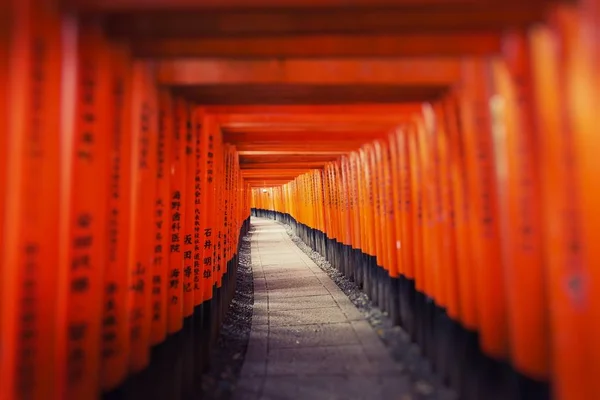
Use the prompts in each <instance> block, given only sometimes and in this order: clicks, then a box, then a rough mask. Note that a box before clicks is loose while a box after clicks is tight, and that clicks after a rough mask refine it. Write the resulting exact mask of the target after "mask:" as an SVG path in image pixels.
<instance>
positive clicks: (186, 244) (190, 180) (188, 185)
mask: <svg viewBox="0 0 600 400" xmlns="http://www.w3.org/2000/svg"><path fill="white" fill-rule="evenodd" d="M191 111H192V109H191V106H190V105H187V104H186V106H185V107H184V108H183V109H182V110H181V113H182V116H181V117H182V118H183V121H182V123H183V129H184V138H183V140H184V144H185V145H184V146H185V150H184V154H185V155H184V161H183V162H184V168H185V180H184V182H185V188H184V189H183V191H182V200H183V207H184V208H185V212H184V216H185V224H184V226H183V316H184V317H186V318H187V317H189V316H191V315H192V314H193V313H194V305H195V304H194V218H195V213H196V198H195V195H194V181H195V178H196V158H195V154H194V153H195V152H194V148H195V146H196V138H195V136H196V134H197V133H198V130H197V129H196V127H195V121H194V119H193V117H194V116H195V113H192V112H191Z"/></svg>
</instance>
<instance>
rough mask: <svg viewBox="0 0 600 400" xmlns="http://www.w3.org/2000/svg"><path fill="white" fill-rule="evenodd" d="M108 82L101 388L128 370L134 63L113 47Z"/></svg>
mask: <svg viewBox="0 0 600 400" xmlns="http://www.w3.org/2000/svg"><path fill="white" fill-rule="evenodd" d="M111 55H112V66H113V70H112V75H111V78H110V79H111V80H110V89H111V99H110V104H111V106H112V109H110V112H111V114H112V116H113V117H112V120H110V121H109V122H110V124H111V126H110V135H109V136H110V160H109V161H110V165H109V170H108V173H109V175H110V182H109V193H108V208H109V210H108V232H107V234H108V249H107V251H108V260H107V264H106V275H105V282H104V314H103V318H102V370H101V385H102V389H103V390H111V389H114V388H116V387H117V386H118V385H119V384H120V383H122V382H123V381H124V380H125V378H126V377H127V372H128V371H129V307H128V306H129V302H128V295H129V293H128V291H129V269H128V268H126V266H127V265H129V235H130V225H129V224H130V218H131V214H130V213H131V145H132V135H131V111H132V110H131V99H132V97H131V86H132V85H131V78H132V76H131V61H130V59H129V56H128V54H127V50H126V48H124V47H123V46H115V48H114V49H113V50H112V52H111Z"/></svg>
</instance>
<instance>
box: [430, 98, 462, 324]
mask: <svg viewBox="0 0 600 400" xmlns="http://www.w3.org/2000/svg"><path fill="white" fill-rule="evenodd" d="M435 114H436V134H435V141H434V144H433V145H434V149H433V151H435V152H436V153H437V155H438V156H437V157H438V159H439V161H438V163H437V176H438V179H437V181H438V185H439V188H438V194H437V196H438V200H437V211H436V218H437V220H438V246H439V257H438V259H439V262H440V269H441V274H442V278H441V282H440V285H441V286H442V287H443V291H444V296H445V307H446V312H447V314H448V316H450V318H452V319H454V320H455V321H459V320H460V293H459V285H458V277H459V274H458V265H457V260H456V224H455V211H454V192H453V191H454V184H453V175H452V159H451V154H450V145H451V144H450V139H449V137H448V124H447V116H446V110H445V109H444V106H443V104H441V103H440V104H437V105H436V106H435Z"/></svg>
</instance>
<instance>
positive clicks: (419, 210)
mask: <svg viewBox="0 0 600 400" xmlns="http://www.w3.org/2000/svg"><path fill="white" fill-rule="evenodd" d="M407 135H408V148H407V153H408V154H410V158H409V161H410V182H411V192H412V200H411V201H412V204H413V207H414V208H413V210H414V219H413V224H412V239H413V240H412V245H413V257H414V258H413V261H414V270H415V271H414V276H415V278H414V279H415V287H416V289H417V290H418V291H419V292H421V293H426V292H425V283H424V281H425V270H424V266H423V264H424V257H423V252H424V244H423V225H424V221H423V220H424V216H423V183H422V182H423V179H422V175H423V172H422V167H421V165H420V162H419V159H420V154H419V153H420V151H419V148H420V145H419V140H418V135H417V128H416V127H415V126H414V125H411V126H409V127H407Z"/></svg>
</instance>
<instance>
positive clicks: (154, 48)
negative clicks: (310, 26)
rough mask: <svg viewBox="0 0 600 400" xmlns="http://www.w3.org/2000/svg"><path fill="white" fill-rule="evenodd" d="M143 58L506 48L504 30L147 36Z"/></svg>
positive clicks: (141, 45)
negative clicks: (266, 35) (193, 36)
mask: <svg viewBox="0 0 600 400" xmlns="http://www.w3.org/2000/svg"><path fill="white" fill-rule="evenodd" d="M132 50H133V51H134V54H135V55H136V56H138V57H153V58H160V59H164V58H174V57H204V58H206V57H215V58H216V57H223V58H227V57H259V58H260V57H390V56H395V57H398V56H402V57H422V56H428V55H431V54H435V55H436V56H441V57H444V56H460V55H464V54H469V55H486V54H490V53H497V52H498V51H499V50H500V38H499V35H498V34H495V33H486V32H478V33H477V34H475V35H473V34H471V33H447V34H414V35H410V36H405V35H391V34H386V35H368V36H367V35H352V36H344V35H312V36H304V35H303V36H299V35H295V36H294V35H289V36H281V37H252V38H249V37H239V38H233V39H232V38H227V37H224V38H196V39H158V40H149V39H141V40H136V41H134V42H133V43H132Z"/></svg>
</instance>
